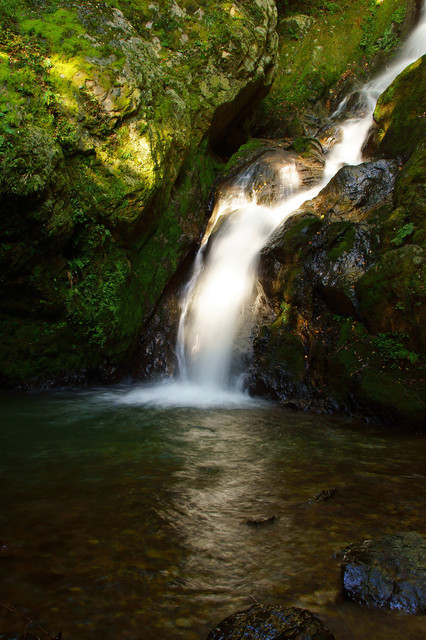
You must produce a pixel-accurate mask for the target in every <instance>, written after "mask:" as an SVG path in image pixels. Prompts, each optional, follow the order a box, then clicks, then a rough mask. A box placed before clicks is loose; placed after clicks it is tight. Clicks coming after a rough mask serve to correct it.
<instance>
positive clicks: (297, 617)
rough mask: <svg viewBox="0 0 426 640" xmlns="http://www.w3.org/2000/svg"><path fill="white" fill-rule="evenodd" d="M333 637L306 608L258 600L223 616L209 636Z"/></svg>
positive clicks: (260, 639) (262, 639)
mask: <svg viewBox="0 0 426 640" xmlns="http://www.w3.org/2000/svg"><path fill="white" fill-rule="evenodd" d="M241 638H250V640H333V638H334V636H333V634H332V633H331V632H330V631H329V630H328V629H327V627H326V626H325V625H324V624H323V623H322V622H321V620H320V619H319V618H318V617H317V616H315V615H314V614H313V613H311V611H308V610H307V609H298V608H295V607H288V608H286V607H280V606H271V605H262V604H256V605H253V606H252V607H250V609H246V610H245V611H239V612H238V613H234V614H233V615H231V616H229V618H226V619H225V620H223V621H222V622H221V623H220V624H219V625H218V626H217V627H216V628H215V629H214V630H213V631H211V632H210V633H209V635H208V636H207V639H206V640H240V639H241Z"/></svg>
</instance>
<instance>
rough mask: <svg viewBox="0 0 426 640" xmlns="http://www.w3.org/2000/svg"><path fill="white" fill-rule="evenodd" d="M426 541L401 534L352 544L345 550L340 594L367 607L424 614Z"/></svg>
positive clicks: (405, 533)
mask: <svg viewBox="0 0 426 640" xmlns="http://www.w3.org/2000/svg"><path fill="white" fill-rule="evenodd" d="M425 565H426V540H425V539H424V537H423V536H421V535H419V534H418V533H415V532H400V533H395V534H391V535H386V536H383V537H381V538H376V539H372V540H364V541H363V542H359V543H354V544H351V545H349V546H348V547H346V549H345V550H344V556H343V562H342V580H343V591H344V593H345V594H346V596H347V597H348V598H350V599H351V600H354V601H355V602H358V603H360V604H364V605H367V606H370V607H376V608H380V609H382V608H386V609H395V610H399V611H403V612H405V613H423V612H424V611H425V609H426V573H425Z"/></svg>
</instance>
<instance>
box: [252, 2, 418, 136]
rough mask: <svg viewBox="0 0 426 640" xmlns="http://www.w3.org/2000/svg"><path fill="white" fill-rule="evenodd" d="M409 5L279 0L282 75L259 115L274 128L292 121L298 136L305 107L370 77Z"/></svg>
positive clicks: (393, 42)
mask: <svg viewBox="0 0 426 640" xmlns="http://www.w3.org/2000/svg"><path fill="white" fill-rule="evenodd" d="M406 7H407V0H383V2H380V3H378V2H376V0H357V1H356V2H353V1H349V0H347V1H346V2H344V6H343V7H342V6H341V3H339V4H337V3H335V2H324V1H323V0H315V1H313V2H303V1H298V2H295V1H293V2H292V1H291V0H289V1H288V2H285V1H284V2H278V9H279V11H280V19H279V24H278V30H279V34H280V55H279V61H278V68H277V75H276V78H275V82H274V85H273V88H272V91H271V93H270V94H269V96H268V97H267V98H266V100H265V101H264V103H263V109H262V112H261V115H259V117H261V118H262V119H266V120H267V121H269V122H271V126H272V123H273V122H275V121H276V120H278V119H279V120H281V121H282V120H287V121H288V126H289V124H290V122H291V120H293V121H294V122H293V124H292V126H291V127H290V129H289V135H299V134H300V132H303V125H298V124H297V122H296V120H300V118H301V115H302V114H301V113H300V111H301V109H303V110H306V109H309V106H310V105H313V104H315V103H318V102H319V101H320V100H321V101H322V103H323V104H324V105H326V106H327V105H328V104H329V102H330V101H332V100H333V99H334V97H335V96H336V95H337V94H339V92H340V90H341V88H342V87H343V86H344V85H347V84H348V83H349V82H351V80H354V79H355V78H356V77H359V76H362V75H364V76H365V75H368V74H369V71H370V67H372V66H374V65H375V64H377V62H378V54H382V53H384V54H386V55H389V53H390V52H391V51H393V50H394V49H395V47H396V46H397V44H398V41H399V37H400V34H401V29H402V26H403V23H404V19H405V15H406ZM289 12H290V15H289ZM342 12H343V13H342ZM297 111H299V117H298V118H295V112H297Z"/></svg>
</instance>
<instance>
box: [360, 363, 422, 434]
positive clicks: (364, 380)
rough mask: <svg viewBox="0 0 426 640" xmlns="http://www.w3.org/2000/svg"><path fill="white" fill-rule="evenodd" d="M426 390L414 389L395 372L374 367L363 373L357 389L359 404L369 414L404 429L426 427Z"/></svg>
mask: <svg viewBox="0 0 426 640" xmlns="http://www.w3.org/2000/svg"><path fill="white" fill-rule="evenodd" d="M425 392H426V387H425V385H424V384H423V385H422V387H421V388H420V389H419V388H418V389H415V388H410V386H409V385H407V384H402V383H401V380H400V379H399V377H398V376H396V375H395V374H393V373H392V372H389V371H388V372H383V371H380V370H378V369H374V368H367V369H365V370H364V371H363V373H362V376H361V380H360V382H359V386H358V388H357V394H356V397H357V401H358V403H359V405H360V406H361V407H362V408H363V409H364V411H365V413H366V414H367V415H370V416H374V417H375V418H376V419H377V418H378V419H380V420H381V421H383V422H384V423H385V424H386V423H387V424H393V425H395V426H398V427H401V428H404V427H407V426H409V427H411V428H413V427H414V428H419V429H424V427H425V416H426V402H425V401H424V399H423V398H424V397H425Z"/></svg>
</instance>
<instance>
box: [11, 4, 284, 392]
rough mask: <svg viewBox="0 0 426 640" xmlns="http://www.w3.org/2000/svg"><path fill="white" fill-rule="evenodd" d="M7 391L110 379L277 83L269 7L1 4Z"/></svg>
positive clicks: (196, 231)
mask: <svg viewBox="0 0 426 640" xmlns="http://www.w3.org/2000/svg"><path fill="white" fill-rule="evenodd" d="M0 19H1V20H2V25H1V26H2V29H1V35H0V212H1V218H0V236H1V237H0V264H1V279H0V302H1V326H2V340H1V345H0V362H1V370H0V380H1V381H2V382H3V384H12V385H20V384H34V383H38V384H40V383H43V382H45V381H49V380H60V379H63V380H69V379H73V377H77V378H79V377H80V378H84V376H85V375H86V373H89V372H91V371H96V370H100V369H102V370H103V372H104V374H105V375H106V376H108V375H109V376H110V377H111V376H113V375H114V370H115V368H116V367H117V366H120V365H121V364H122V363H123V361H124V360H125V359H126V357H127V356H128V354H130V353H132V351H133V349H134V347H135V344H136V340H137V336H138V332H139V330H140V327H141V325H142V323H143V321H144V319H146V318H147V316H148V315H149V314H150V312H151V311H152V309H153V306H154V305H155V303H156V301H157V300H158V297H159V295H160V294H161V292H162V290H163V289H164V286H165V285H166V283H167V281H168V280H169V279H170V277H171V276H172V274H173V273H174V271H175V270H176V267H177V265H178V264H179V263H180V261H181V260H182V259H183V258H184V256H185V255H186V253H187V252H188V251H189V250H190V248H191V246H193V243H194V242H196V240H197V238H198V236H199V233H200V230H201V228H202V226H203V223H204V211H203V208H202V207H201V206H200V202H201V201H203V200H204V199H205V198H206V196H207V194H208V191H209V188H210V185H211V184H212V182H213V180H214V177H215V175H216V173H217V170H218V164H217V163H218V159H217V158H216V159H215V157H214V156H213V155H212V154H211V152H210V148H211V147H213V148H215V147H220V145H221V144H222V143H223V144H225V145H226V137H227V135H228V131H229V128H230V126H231V125H232V123H233V122H234V121H235V120H236V119H238V117H239V115H240V113H242V112H244V110H245V109H246V108H247V105H248V104H251V103H252V102H253V101H254V100H255V99H256V96H261V95H263V94H264V93H265V92H266V90H267V87H268V85H269V84H270V82H271V80H272V73H273V64H274V59H275V54H276V45H277V36H276V33H275V26H276V8H275V5H274V3H273V2H272V0H256V1H255V2H253V1H248V0H247V1H240V2H238V3H232V2H225V1H222V2H219V3H218V2H210V0H205V1H204V2H202V3H201V4H194V3H192V2H190V1H189V0H181V1H180V2H173V1H172V0H167V1H166V2H161V3H157V2H155V1H154V2H148V1H145V0H134V1H128V0H117V1H116V2H96V1H91V0H86V1H85V2H82V3H75V2H68V1H64V2H61V1H57V0H43V1H38V0H27V1H26V2H14V1H13V0H2V2H1V3H0Z"/></svg>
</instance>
